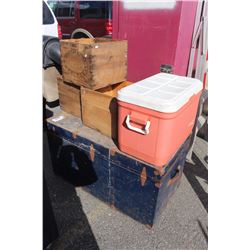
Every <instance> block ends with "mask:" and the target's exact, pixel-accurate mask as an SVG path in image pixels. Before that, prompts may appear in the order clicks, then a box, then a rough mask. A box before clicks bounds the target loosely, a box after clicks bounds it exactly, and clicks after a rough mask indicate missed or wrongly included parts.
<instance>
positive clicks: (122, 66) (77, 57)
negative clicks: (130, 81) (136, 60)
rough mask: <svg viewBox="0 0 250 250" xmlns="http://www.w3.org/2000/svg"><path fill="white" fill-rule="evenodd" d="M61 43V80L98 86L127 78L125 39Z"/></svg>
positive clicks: (96, 87) (94, 39)
mask: <svg viewBox="0 0 250 250" xmlns="http://www.w3.org/2000/svg"><path fill="white" fill-rule="evenodd" d="M60 43H61V61H62V72H63V80H64V81H66V82H71V83H74V84H76V85H79V86H84V87H86V88H89V89H100V88H103V87H105V86H108V85H112V84H115V83H118V82H122V81H125V80H126V77H127V41H125V40H112V39H107V38H82V39H65V40H61V42H60Z"/></svg>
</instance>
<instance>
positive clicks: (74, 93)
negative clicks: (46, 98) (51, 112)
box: [57, 77, 81, 118]
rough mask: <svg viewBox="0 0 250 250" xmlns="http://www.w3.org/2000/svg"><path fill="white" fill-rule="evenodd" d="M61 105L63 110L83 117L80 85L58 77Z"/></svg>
mask: <svg viewBox="0 0 250 250" xmlns="http://www.w3.org/2000/svg"><path fill="white" fill-rule="evenodd" d="M57 84H58V95H59V102H60V107H61V109H62V110H63V111H65V112H67V113H69V114H72V115H74V116H76V117H79V118H81V97H80V87H79V86H77V85H73V84H70V83H66V82H63V80H62V77H58V78H57Z"/></svg>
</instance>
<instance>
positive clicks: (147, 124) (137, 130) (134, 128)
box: [126, 115, 150, 135]
mask: <svg viewBox="0 0 250 250" xmlns="http://www.w3.org/2000/svg"><path fill="white" fill-rule="evenodd" d="M126 125H127V127H128V128H129V129H130V130H133V131H136V132H138V133H140V134H143V135H147V134H149V127H150V121H147V122H146V125H145V128H144V130H142V129H140V128H136V127H134V126H132V125H131V124H130V115H127V118H126Z"/></svg>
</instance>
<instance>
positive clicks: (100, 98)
mask: <svg viewBox="0 0 250 250" xmlns="http://www.w3.org/2000/svg"><path fill="white" fill-rule="evenodd" d="M130 84H131V82H122V83H118V84H115V85H112V86H108V87H105V88H103V89H99V90H97V91H94V90H90V89H87V88H84V87H81V105H82V109H81V110H82V122H83V124H84V125H86V126H88V127H90V128H93V129H96V130H98V131H100V132H101V133H102V134H104V135H107V136H109V137H111V138H113V139H116V138H117V121H118V118H117V115H118V107H117V99H116V96H117V92H118V90H120V89H121V88H124V87H126V86H128V85H130Z"/></svg>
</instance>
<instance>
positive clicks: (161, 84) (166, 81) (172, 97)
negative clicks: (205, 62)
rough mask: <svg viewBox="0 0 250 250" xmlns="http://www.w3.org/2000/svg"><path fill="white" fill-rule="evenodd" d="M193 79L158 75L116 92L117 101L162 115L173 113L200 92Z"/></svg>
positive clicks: (198, 84) (195, 80)
mask: <svg viewBox="0 0 250 250" xmlns="http://www.w3.org/2000/svg"><path fill="white" fill-rule="evenodd" d="M202 86H203V84H202V82H201V81H200V80H198V79H195V78H190V77H184V76H177V75H173V74H166V73H159V74H156V75H153V76H151V77H148V78H146V79H144V80H142V81H139V82H136V83H134V84H132V85H130V86H127V87H125V88H122V89H121V90H119V91H118V95H117V99H118V100H119V101H123V102H127V103H131V104H135V105H138V106H141V107H145V108H149V109H153V110H156V111H159V112H164V113H173V112H176V111H178V110H179V109H180V108H181V107H182V106H183V105H185V104H186V103H187V102H188V101H189V99H190V98H191V97H192V96H193V95H194V94H197V93H198V92H200V91H201V90H202Z"/></svg>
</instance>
